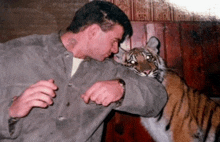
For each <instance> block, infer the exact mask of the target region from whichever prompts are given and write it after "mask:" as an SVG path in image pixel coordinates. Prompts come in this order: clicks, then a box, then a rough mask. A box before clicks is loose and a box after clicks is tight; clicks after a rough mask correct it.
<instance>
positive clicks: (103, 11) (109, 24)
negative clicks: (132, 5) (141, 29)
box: [67, 1, 133, 42]
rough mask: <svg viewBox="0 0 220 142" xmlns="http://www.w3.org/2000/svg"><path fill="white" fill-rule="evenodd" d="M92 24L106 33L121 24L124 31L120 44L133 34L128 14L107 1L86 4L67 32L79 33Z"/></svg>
mask: <svg viewBox="0 0 220 142" xmlns="http://www.w3.org/2000/svg"><path fill="white" fill-rule="evenodd" d="M92 24H98V25H99V26H100V27H101V29H102V31H104V32H107V31H110V30H112V29H113V27H114V26H115V25H116V24H119V25H120V26H122V27H123V29H124V34H123V36H122V40H121V41H120V42H123V41H124V39H125V37H127V36H129V37H130V36H132V34H133V30H132V26H131V23H130V21H129V19H128V17H127V16H126V14H125V13H124V12H123V11H122V10H121V9H120V8H118V7H117V6H116V5H114V4H112V3H110V2H105V1H92V2H90V3H87V4H85V5H84V6H83V7H82V8H80V9H79V10H78V11H77V12H76V13H75V16H74V18H73V21H72V23H71V24H70V26H69V27H68V28H67V31H72V32H73V33H78V32H80V31H83V30H85V29H86V28H87V27H88V26H90V25H92Z"/></svg>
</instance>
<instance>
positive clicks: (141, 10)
mask: <svg viewBox="0 0 220 142" xmlns="http://www.w3.org/2000/svg"><path fill="white" fill-rule="evenodd" d="M132 13H133V17H132V20H136V21H151V20H152V19H153V17H152V0H134V1H133V12H132Z"/></svg>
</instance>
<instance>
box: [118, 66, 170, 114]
mask: <svg viewBox="0 0 220 142" xmlns="http://www.w3.org/2000/svg"><path fill="white" fill-rule="evenodd" d="M125 68H126V67H124V66H121V67H119V68H118V74H117V76H118V78H121V79H123V80H124V81H125V84H126V85H125V96H124V99H123V101H122V104H121V106H119V107H117V108H116V110H119V111H125V112H128V113H132V114H137V115H141V116H145V117H154V116H157V115H158V114H159V112H160V111H161V110H162V109H163V107H164V106H165V104H166V102H167V93H166V90H165V88H164V86H163V85H162V84H161V83H159V82H158V81H157V80H156V79H154V78H151V77H142V76H139V75H137V74H135V73H134V72H133V71H131V70H130V69H125Z"/></svg>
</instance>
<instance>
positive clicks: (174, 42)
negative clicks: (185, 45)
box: [164, 23, 183, 76]
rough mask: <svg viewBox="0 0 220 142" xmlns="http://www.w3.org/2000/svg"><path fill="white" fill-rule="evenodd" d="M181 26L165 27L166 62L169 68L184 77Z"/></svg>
mask: <svg viewBox="0 0 220 142" xmlns="http://www.w3.org/2000/svg"><path fill="white" fill-rule="evenodd" d="M180 38H181V36H180V24H179V23H166V25H165V43H164V44H165V56H166V57H165V61H166V64H167V66H168V67H169V68H171V69H173V70H175V71H176V72H177V73H178V74H179V75H180V76H183V59H182V49H181V45H180V41H181V39H180Z"/></svg>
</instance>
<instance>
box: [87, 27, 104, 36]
mask: <svg viewBox="0 0 220 142" xmlns="http://www.w3.org/2000/svg"><path fill="white" fill-rule="evenodd" d="M87 30H88V31H87V32H88V37H89V39H92V38H94V37H96V36H98V34H99V32H100V31H101V27H100V26H99V25H98V24H92V25H90V26H89V27H88V29H87Z"/></svg>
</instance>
